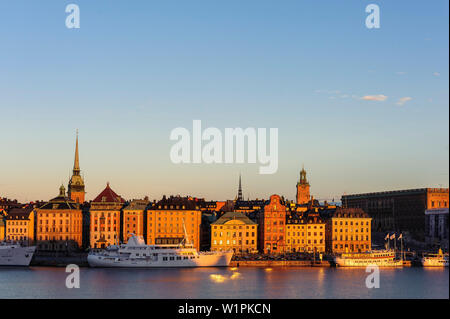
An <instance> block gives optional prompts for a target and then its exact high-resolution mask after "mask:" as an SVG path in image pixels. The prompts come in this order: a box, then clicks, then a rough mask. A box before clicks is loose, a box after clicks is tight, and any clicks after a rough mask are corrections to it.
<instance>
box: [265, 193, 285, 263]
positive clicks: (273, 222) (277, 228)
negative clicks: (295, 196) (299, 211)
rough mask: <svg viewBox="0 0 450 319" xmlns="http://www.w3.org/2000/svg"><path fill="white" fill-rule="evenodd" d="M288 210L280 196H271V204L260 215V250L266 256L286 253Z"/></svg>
mask: <svg viewBox="0 0 450 319" xmlns="http://www.w3.org/2000/svg"><path fill="white" fill-rule="evenodd" d="M287 210H288V208H287V207H286V206H285V205H284V202H283V200H282V198H281V197H280V196H279V195H272V196H270V200H269V202H268V203H267V204H266V205H265V206H264V208H263V210H262V211H261V212H260V213H259V214H258V225H259V226H258V229H259V234H258V238H259V239H258V242H259V250H260V251H261V252H264V253H265V254H280V253H284V252H285V251H286V247H285V223H286V213H287Z"/></svg>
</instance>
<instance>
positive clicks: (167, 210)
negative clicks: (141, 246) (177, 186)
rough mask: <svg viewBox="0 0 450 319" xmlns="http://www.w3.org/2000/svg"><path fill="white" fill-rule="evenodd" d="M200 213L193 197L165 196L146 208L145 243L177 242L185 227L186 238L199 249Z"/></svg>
mask: <svg viewBox="0 0 450 319" xmlns="http://www.w3.org/2000/svg"><path fill="white" fill-rule="evenodd" d="M201 222H202V213H201V210H200V207H199V206H198V205H197V202H196V201H195V200H194V199H190V198H187V197H180V196H176V197H173V196H171V197H169V198H166V197H165V196H164V197H163V199H162V200H161V201H159V202H158V203H154V204H152V206H150V207H149V208H148V210H147V238H146V241H147V245H155V244H158V245H159V244H178V243H180V242H181V241H182V240H183V238H184V237H185V235H184V229H186V232H187V235H188V239H189V241H190V243H191V244H193V245H194V247H195V248H196V249H198V250H199V249H200V224H201Z"/></svg>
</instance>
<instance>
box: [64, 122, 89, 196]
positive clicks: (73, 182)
mask: <svg viewBox="0 0 450 319" xmlns="http://www.w3.org/2000/svg"><path fill="white" fill-rule="evenodd" d="M80 172H81V170H80V159H79V155H78V130H77V139H76V144H75V161H74V164H73V172H72V177H71V178H70V181H69V187H68V197H69V198H70V199H71V200H73V201H74V202H76V203H80V204H82V203H84V196H85V194H86V192H85V190H84V181H83V178H82V177H81V175H80Z"/></svg>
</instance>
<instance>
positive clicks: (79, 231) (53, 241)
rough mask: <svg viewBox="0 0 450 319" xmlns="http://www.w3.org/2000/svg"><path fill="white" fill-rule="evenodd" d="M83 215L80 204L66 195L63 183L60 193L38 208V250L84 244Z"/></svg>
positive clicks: (68, 247)
mask: <svg viewBox="0 0 450 319" xmlns="http://www.w3.org/2000/svg"><path fill="white" fill-rule="evenodd" d="M82 237H83V217H82V213H81V208H80V204H78V203H76V202H75V201H73V200H71V199H70V198H69V197H67V196H66V190H65V188H64V186H62V185H61V187H60V188H59V195H58V196H57V197H55V198H53V199H51V200H50V201H49V202H48V203H45V204H44V205H42V206H40V207H39V208H37V209H36V240H37V249H38V250H50V251H60V250H64V251H66V250H69V249H78V248H80V247H81V246H82Z"/></svg>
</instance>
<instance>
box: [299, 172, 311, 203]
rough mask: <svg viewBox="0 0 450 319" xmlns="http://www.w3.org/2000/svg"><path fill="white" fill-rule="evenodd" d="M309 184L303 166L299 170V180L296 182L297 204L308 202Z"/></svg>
mask: <svg viewBox="0 0 450 319" xmlns="http://www.w3.org/2000/svg"><path fill="white" fill-rule="evenodd" d="M309 192H310V185H309V182H308V180H307V179H306V171H305V168H304V167H303V168H302V170H301V171H300V180H299V181H298V183H297V204H299V205H301V204H308V203H309V201H310V193H309Z"/></svg>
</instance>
